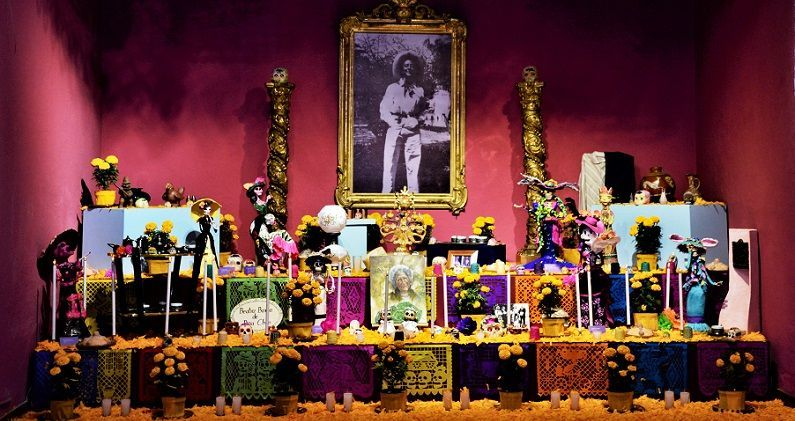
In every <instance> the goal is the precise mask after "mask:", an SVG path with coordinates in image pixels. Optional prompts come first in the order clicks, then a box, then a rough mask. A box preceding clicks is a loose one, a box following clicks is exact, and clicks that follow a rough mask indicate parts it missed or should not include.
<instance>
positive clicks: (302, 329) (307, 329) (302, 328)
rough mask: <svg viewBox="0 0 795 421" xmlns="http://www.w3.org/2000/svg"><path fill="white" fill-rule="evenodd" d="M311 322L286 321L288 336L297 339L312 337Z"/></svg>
mask: <svg viewBox="0 0 795 421" xmlns="http://www.w3.org/2000/svg"><path fill="white" fill-rule="evenodd" d="M313 325H314V323H313V322H287V331H288V332H289V333H290V336H291V337H293V338H294V339H298V340H302V341H304V340H309V339H312V326H313Z"/></svg>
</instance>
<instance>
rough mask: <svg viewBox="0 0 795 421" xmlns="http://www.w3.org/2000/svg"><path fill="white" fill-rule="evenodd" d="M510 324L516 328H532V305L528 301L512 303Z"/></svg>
mask: <svg viewBox="0 0 795 421" xmlns="http://www.w3.org/2000/svg"><path fill="white" fill-rule="evenodd" d="M510 326H511V327H513V328H515V329H523V330H524V329H530V305H529V304H527V303H513V304H511V320H510Z"/></svg>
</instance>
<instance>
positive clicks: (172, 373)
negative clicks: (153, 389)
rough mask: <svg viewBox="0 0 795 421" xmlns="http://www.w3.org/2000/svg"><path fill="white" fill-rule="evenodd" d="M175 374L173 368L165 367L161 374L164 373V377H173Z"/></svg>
mask: <svg viewBox="0 0 795 421" xmlns="http://www.w3.org/2000/svg"><path fill="white" fill-rule="evenodd" d="M175 372H176V370H174V367H166V369H165V370H163V373H166V376H173V375H174V373H175Z"/></svg>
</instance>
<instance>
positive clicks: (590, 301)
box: [585, 265, 593, 327]
mask: <svg viewBox="0 0 795 421" xmlns="http://www.w3.org/2000/svg"><path fill="white" fill-rule="evenodd" d="M585 270H587V271H588V273H586V274H585V275H586V278H587V279H588V326H589V327H590V326H593V284H592V282H591V265H588V266H586V267H585Z"/></svg>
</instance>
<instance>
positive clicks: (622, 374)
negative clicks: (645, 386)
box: [618, 370, 628, 377]
mask: <svg viewBox="0 0 795 421" xmlns="http://www.w3.org/2000/svg"><path fill="white" fill-rule="evenodd" d="M627 374H628V372H627V370H618V375H619V376H621V377H627Z"/></svg>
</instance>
